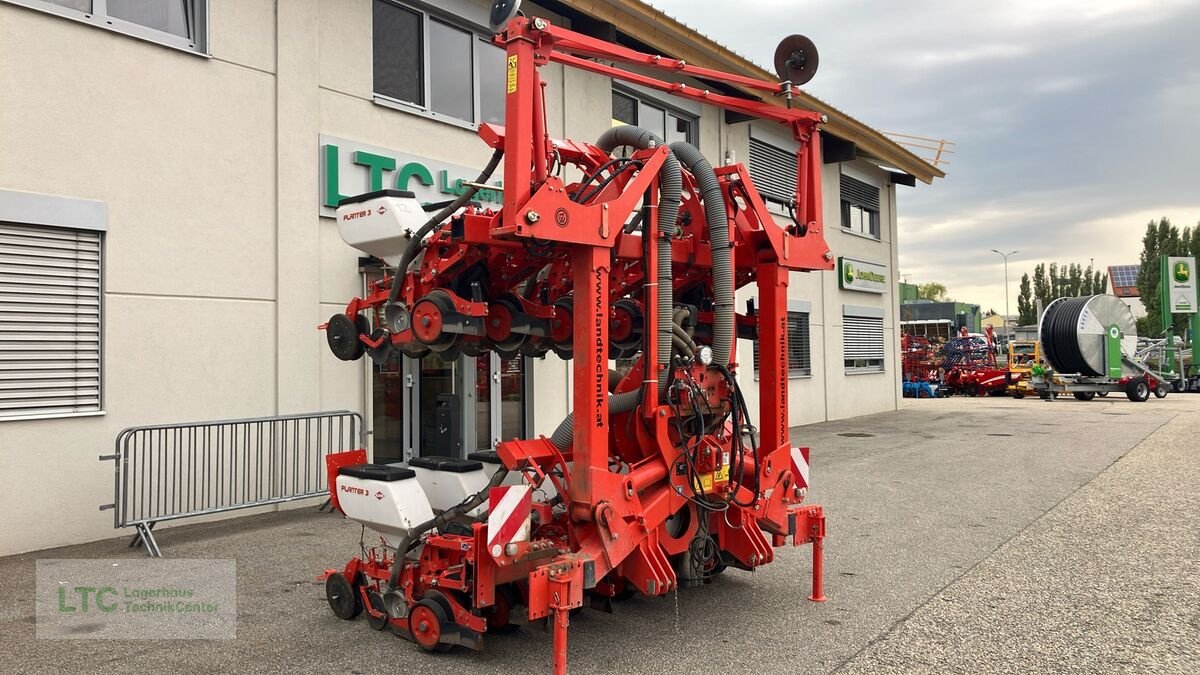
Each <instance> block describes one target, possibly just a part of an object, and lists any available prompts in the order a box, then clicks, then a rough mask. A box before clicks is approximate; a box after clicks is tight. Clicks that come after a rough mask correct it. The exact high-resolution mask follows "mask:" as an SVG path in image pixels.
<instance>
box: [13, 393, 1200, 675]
mask: <svg viewBox="0 0 1200 675" xmlns="http://www.w3.org/2000/svg"><path fill="white" fill-rule="evenodd" d="M793 437H794V439H795V440H796V441H798V442H800V443H803V444H807V445H809V446H811V447H812V482H813V487H812V490H811V491H810V496H809V501H810V502H812V503H820V504H823V505H824V506H825V508H826V514H827V519H828V538H827V540H826V549H825V552H826V583H825V592H826V595H827V596H828V597H829V601H828V602H825V603H812V602H809V601H808V600H807V599H806V598H807V596H808V593H809V578H810V577H809V575H810V557H809V556H810V553H809V549H808V547H801V548H796V549H792V548H785V549H780V550H778V551H777V557H776V561H775V562H774V563H772V564H771V565H768V566H765V567H764V568H761V569H760V570H759V571H757V572H755V573H753V574H751V573H745V572H740V571H737V570H730V571H728V572H726V573H725V574H724V575H722V576H721V577H720V578H719V579H718V580H717V581H716V582H715V583H713V584H711V585H708V586H705V587H703V588H699V589H690V590H683V591H680V592H679V593H678V594H673V595H670V596H667V597H665V598H655V599H650V598H645V597H641V596H638V597H634V598H633V599H631V600H629V601H626V602H624V603H621V604H619V605H618V606H617V608H616V611H615V612H614V613H613V614H604V613H601V612H597V611H592V610H585V611H584V612H582V613H580V614H579V615H578V616H575V617H572V619H571V629H570V645H569V648H570V665H571V672H572V673H614V672H628V673H682V672H689V671H692V672H700V671H703V672H731V673H750V672H753V673H823V672H833V671H844V672H853V673H875V672H888V673H891V672H972V673H986V672H1025V673H1028V672H1049V671H1055V672H1059V671H1079V672H1165V673H1175V672H1178V673H1194V672H1200V574H1197V573H1198V572H1200V570H1198V569H1197V567H1198V566H1200V562H1198V561H1200V525H1196V523H1198V522H1200V497H1198V496H1197V495H1200V466H1198V464H1197V462H1196V461H1195V460H1196V455H1197V448H1198V447H1200V443H1197V440H1196V439H1197V438H1200V396H1187V395H1172V396H1168V397H1167V398H1166V399H1163V400H1153V399H1152V400H1151V401H1149V402H1147V403H1142V404H1137V403H1131V402H1129V401H1126V400H1125V399H1124V398H1123V397H1122V398H1120V399H1115V398H1109V399H1097V400H1095V401H1092V402H1079V401H1074V400H1060V401H1056V402H1053V403H1051V402H1043V401H1039V400H1029V399H1026V400H1023V401H1015V400H1009V399H968V398H952V399H945V400H918V401H908V402H906V406H905V409H904V410H902V411H900V412H896V413H886V414H880V415H871V416H865V417H858V418H854V419H851V420H845V421H840V422H831V423H825V424H818V425H813V426H808V427H801V428H797V429H795V430H793ZM29 526H40V527H52V526H53V516H52V515H49V516H48V517H47V520H46V522H44V523H40V524H32V523H12V522H11V521H9V522H8V523H6V524H5V527H29ZM358 539H359V527H358V526H357V525H355V524H353V523H351V522H348V521H345V520H343V519H341V518H340V517H338V516H335V515H330V514H327V513H324V514H322V513H316V512H315V509H312V508H305V509H303V510H291V511H284V512H280V513H273V514H267V515H259V516H250V517H245V518H239V519H236V520H229V521H223V522H218V523H203V524H196V525H186V526H180V527H175V528H167V529H163V530H161V534H160V535H159V543H160V545H161V546H162V548H163V551H164V553H165V554H166V555H167V556H168V557H171V558H233V559H236V560H237V596H238V598H239V600H238V618H237V638H236V639H234V640H197V641H183V640H176V641H146V640H142V641H120V640H53V641H51V640H39V639H36V638H35V634H34V629H35V621H36V619H35V615H34V606H33V587H34V565H35V561H36V560H37V559H49V558H124V557H138V556H139V555H140V554H139V553H138V552H137V551H131V550H130V549H127V548H125V539H113V540H106V541H102V542H94V543H90V544H85V545H81V546H72V547H65V548H60V549H52V550H47V551H39V552H36V553H31V554H26V555H20V556H10V557H7V558H0V593H3V596H4V597H5V598H8V599H9V601H8V602H7V603H4V605H3V606H0V672H5V673H7V672H46V673H51V672H54V673H61V672H79V671H88V672H126V673H133V672H147V671H163V670H178V669H187V670H188V671H192V672H216V671H235V670H236V671H239V672H246V673H274V672H306V673H383V672H405V673H450V672H453V673H461V674H463V675H466V674H470V673H500V672H506V673H507V672H528V673H541V672H548V671H549V666H550V647H551V639H550V635H549V634H547V633H544V632H542V631H541V630H540V629H539V628H536V627H533V626H526V627H523V628H522V629H521V630H520V631H518V632H516V633H515V634H512V635H506V636H494V637H493V636H489V638H488V641H487V645H486V647H485V650H484V651H482V652H470V651H465V650H455V651H453V652H450V653H447V654H425V653H423V652H421V651H420V650H419V649H418V648H417V647H416V646H415V645H412V644H411V643H409V642H406V641H404V640H401V639H399V638H396V637H394V636H392V635H389V634H387V633H378V632H375V631H373V630H370V629H369V628H368V627H367V626H366V624H365V622H364V621H363V620H362V619H361V618H360V619H359V620H357V621H355V622H345V621H341V620H339V619H337V618H335V617H334V616H333V615H332V613H331V612H330V610H329V608H328V606H327V604H326V601H325V597H324V588H323V584H322V583H319V582H317V581H316V580H315V578H316V576H317V575H318V574H319V573H320V572H321V571H322V570H323V569H325V568H329V567H340V566H341V565H342V564H344V562H345V560H346V559H347V558H349V557H350V556H352V555H354V554H355V553H356V552H357V549H358Z"/></svg>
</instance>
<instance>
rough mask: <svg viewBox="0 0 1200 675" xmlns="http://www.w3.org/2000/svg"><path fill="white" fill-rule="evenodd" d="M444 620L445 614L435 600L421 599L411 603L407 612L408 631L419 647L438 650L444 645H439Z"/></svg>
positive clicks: (430, 650) (426, 649)
mask: <svg viewBox="0 0 1200 675" xmlns="http://www.w3.org/2000/svg"><path fill="white" fill-rule="evenodd" d="M445 620H446V614H445V612H443V611H442V608H441V607H439V606H438V604H437V603H436V602H433V601H432V600H422V601H420V602H418V603H417V604H415V605H413V608H412V611H411V612H409V614H408V632H409V633H411V634H412V636H413V640H416V642H417V644H419V645H421V649H424V650H425V651H429V652H432V651H438V650H439V649H441V648H443V647H444V646H443V645H440V641H441V639H442V624H443V622H444V621H445Z"/></svg>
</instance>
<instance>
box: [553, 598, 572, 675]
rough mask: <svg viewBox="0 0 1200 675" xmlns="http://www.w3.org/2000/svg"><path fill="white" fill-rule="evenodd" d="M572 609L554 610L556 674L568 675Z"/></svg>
mask: <svg viewBox="0 0 1200 675" xmlns="http://www.w3.org/2000/svg"><path fill="white" fill-rule="evenodd" d="M570 615H571V610H569V609H562V608H555V610H554V675H567V625H568V624H569V623H570V619H569V617H570Z"/></svg>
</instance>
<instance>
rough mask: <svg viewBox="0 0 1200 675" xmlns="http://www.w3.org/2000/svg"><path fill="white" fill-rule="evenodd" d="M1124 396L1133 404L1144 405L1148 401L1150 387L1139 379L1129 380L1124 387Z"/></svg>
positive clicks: (1143, 380)
mask: <svg viewBox="0 0 1200 675" xmlns="http://www.w3.org/2000/svg"><path fill="white" fill-rule="evenodd" d="M1125 396H1126V397H1127V398H1128V399H1129V400H1130V401H1133V402H1134V403H1145V402H1146V401H1148V400H1150V385H1149V384H1147V383H1146V380H1145V379H1143V378H1140V377H1139V378H1137V379H1134V380H1130V381H1129V384H1127V385H1126V386H1125Z"/></svg>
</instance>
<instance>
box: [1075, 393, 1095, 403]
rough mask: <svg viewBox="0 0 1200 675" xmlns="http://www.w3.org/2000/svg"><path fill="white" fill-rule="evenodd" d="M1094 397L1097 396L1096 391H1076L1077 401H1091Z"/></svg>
mask: <svg viewBox="0 0 1200 675" xmlns="http://www.w3.org/2000/svg"><path fill="white" fill-rule="evenodd" d="M1094 398H1096V392H1094V391H1077V392H1075V400H1076V401H1090V400H1092V399H1094Z"/></svg>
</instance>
